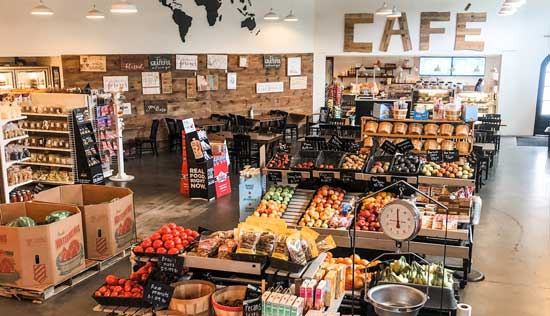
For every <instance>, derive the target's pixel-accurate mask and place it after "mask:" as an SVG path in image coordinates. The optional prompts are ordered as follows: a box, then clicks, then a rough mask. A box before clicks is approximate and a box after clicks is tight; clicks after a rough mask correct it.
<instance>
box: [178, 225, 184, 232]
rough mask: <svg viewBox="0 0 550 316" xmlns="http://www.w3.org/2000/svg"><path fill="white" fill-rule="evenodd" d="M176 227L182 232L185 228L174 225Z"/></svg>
mask: <svg viewBox="0 0 550 316" xmlns="http://www.w3.org/2000/svg"><path fill="white" fill-rule="evenodd" d="M176 229H177V230H178V231H180V232H182V231H184V230H185V228H183V227H181V226H178V227H176Z"/></svg>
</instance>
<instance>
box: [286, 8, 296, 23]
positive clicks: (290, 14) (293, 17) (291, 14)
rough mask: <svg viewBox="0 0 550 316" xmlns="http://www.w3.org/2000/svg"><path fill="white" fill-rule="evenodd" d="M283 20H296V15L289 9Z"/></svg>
mask: <svg viewBox="0 0 550 316" xmlns="http://www.w3.org/2000/svg"><path fill="white" fill-rule="evenodd" d="M285 22H298V17H297V16H295V15H294V12H292V10H290V13H289V14H288V15H287V16H286V17H285Z"/></svg>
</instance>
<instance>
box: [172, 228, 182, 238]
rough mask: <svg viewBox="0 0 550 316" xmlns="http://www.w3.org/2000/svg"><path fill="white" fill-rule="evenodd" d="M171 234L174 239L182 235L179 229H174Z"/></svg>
mask: <svg viewBox="0 0 550 316" xmlns="http://www.w3.org/2000/svg"><path fill="white" fill-rule="evenodd" d="M170 234H172V236H174V238H175V237H177V236H179V235H180V234H181V233H180V231H179V230H177V229H172V232H171V233H170Z"/></svg>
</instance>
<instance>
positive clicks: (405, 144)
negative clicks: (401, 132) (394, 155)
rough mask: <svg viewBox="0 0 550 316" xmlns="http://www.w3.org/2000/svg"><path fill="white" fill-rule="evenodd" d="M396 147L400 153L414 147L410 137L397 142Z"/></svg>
mask: <svg viewBox="0 0 550 316" xmlns="http://www.w3.org/2000/svg"><path fill="white" fill-rule="evenodd" d="M397 149H398V150H399V151H400V152H402V153H407V152H409V151H411V150H413V149H414V145H413V143H412V142H411V140H410V139H405V140H404V141H402V142H400V143H399V144H397Z"/></svg>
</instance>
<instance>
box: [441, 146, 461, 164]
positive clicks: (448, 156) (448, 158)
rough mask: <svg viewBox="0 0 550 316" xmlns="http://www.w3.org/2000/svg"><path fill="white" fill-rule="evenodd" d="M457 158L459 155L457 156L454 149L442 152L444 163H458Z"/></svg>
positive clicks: (456, 151)
mask: <svg viewBox="0 0 550 316" xmlns="http://www.w3.org/2000/svg"><path fill="white" fill-rule="evenodd" d="M458 159H460V158H459V155H458V150H456V149H453V150H444V151H443V161H444V162H455V161H458Z"/></svg>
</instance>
